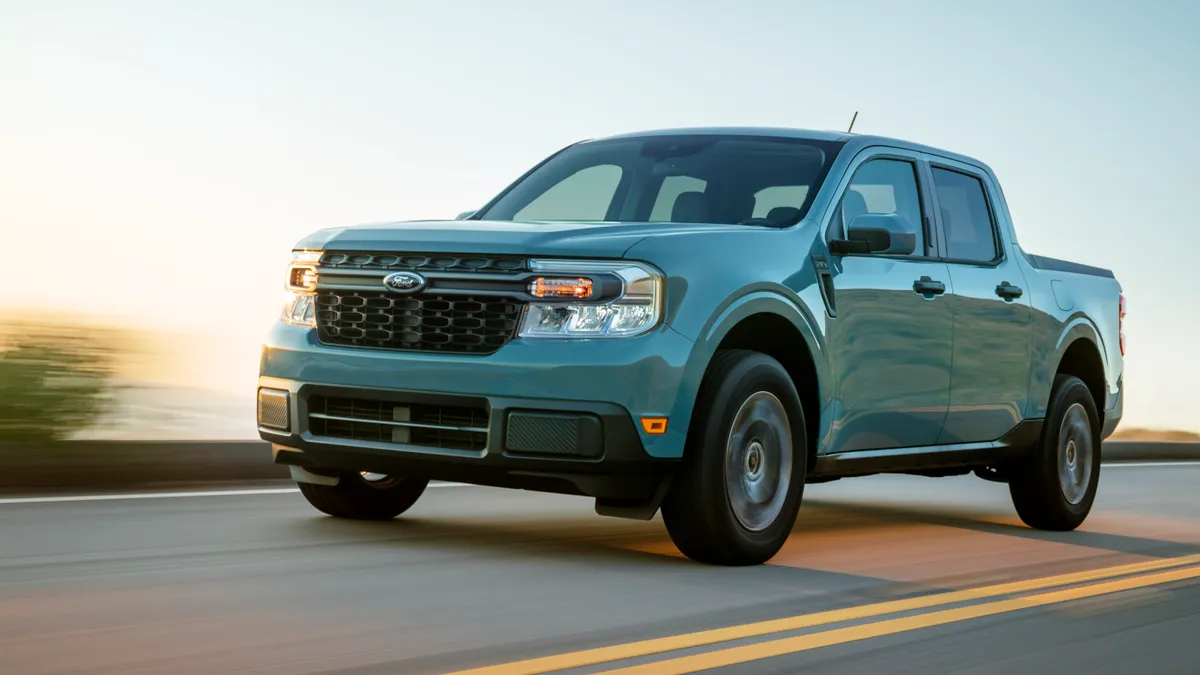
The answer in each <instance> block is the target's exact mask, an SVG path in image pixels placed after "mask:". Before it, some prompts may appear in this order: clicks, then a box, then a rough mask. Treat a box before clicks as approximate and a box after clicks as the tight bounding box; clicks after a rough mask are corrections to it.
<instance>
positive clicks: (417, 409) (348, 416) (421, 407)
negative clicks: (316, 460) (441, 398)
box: [308, 396, 488, 451]
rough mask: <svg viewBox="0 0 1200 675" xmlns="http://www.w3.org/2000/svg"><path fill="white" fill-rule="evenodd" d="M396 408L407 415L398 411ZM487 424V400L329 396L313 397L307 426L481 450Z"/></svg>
mask: <svg viewBox="0 0 1200 675" xmlns="http://www.w3.org/2000/svg"><path fill="white" fill-rule="evenodd" d="M397 408H402V409H403V410H404V411H406V414H400V415H397V414H396V409H397ZM331 418H332V419H331ZM397 418H398V419H397ZM383 422H391V424H383ZM406 423H407V424H406ZM408 424H412V425H428V426H408ZM430 427H449V428H430ZM487 427H488V411H487V408H486V407H485V406H484V405H483V404H482V403H480V405H478V406H444V405H431V404H428V403H396V402H394V401H376V400H372V399H363V398H341V397H327V396H310V397H309V399H308V429H309V431H310V432H312V434H313V435H314V436H327V437H332V438H348V439H353V440H357V441H374V442H379V443H397V442H399V443H406V444H408V445H420V446H425V447H431V448H446V449H452V450H476V451H479V450H483V449H484V448H486V447H487V431H486V430H487ZM397 434H399V435H400V436H399V439H398V438H397ZM405 439H407V440H405Z"/></svg>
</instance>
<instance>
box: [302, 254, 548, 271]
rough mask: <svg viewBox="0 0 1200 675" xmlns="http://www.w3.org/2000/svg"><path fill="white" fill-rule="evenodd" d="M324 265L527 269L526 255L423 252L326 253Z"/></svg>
mask: <svg viewBox="0 0 1200 675" xmlns="http://www.w3.org/2000/svg"><path fill="white" fill-rule="evenodd" d="M321 266H322V267H332V268H334V269H345V268H350V269H371V270H408V271H410V272H527V271H529V266H528V263H527V262H526V260H525V259H524V258H514V257H511V256H486V255H442V254H421V253H353V252H349V253H347V252H338V253H332V252H331V253H326V254H325V255H323V256H321Z"/></svg>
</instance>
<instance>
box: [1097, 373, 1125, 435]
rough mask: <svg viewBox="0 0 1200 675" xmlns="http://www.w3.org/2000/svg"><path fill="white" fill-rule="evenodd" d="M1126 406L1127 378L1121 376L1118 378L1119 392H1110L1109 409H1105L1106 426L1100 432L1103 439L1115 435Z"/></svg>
mask: <svg viewBox="0 0 1200 675" xmlns="http://www.w3.org/2000/svg"><path fill="white" fill-rule="evenodd" d="M1124 408H1125V378H1124V377H1121V378H1120V379H1118V380H1117V393H1116V394H1112V393H1110V394H1109V406H1108V410H1105V411H1104V427H1103V430H1102V431H1101V433H1100V438H1101V440H1103V439H1106V438H1108V437H1109V436H1112V435H1113V432H1115V431H1116V430H1117V425H1118V424H1120V423H1121V416H1122V414H1123V413H1124Z"/></svg>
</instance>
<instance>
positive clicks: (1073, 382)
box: [1008, 375, 1101, 531]
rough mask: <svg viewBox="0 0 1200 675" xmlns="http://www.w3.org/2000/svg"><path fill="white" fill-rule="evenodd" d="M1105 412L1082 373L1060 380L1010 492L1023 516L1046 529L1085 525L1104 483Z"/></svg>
mask: <svg viewBox="0 0 1200 675" xmlns="http://www.w3.org/2000/svg"><path fill="white" fill-rule="evenodd" d="M1100 449H1101V443H1100V415H1099V413H1098V412H1097V409H1096V402H1095V401H1094V400H1093V399H1092V393H1091V391H1090V390H1089V389H1088V388H1087V385H1086V384H1084V383H1083V380H1080V379H1079V378H1078V377H1074V376H1072V375H1059V376H1058V377H1056V378H1054V387H1053V389H1052V391H1051V393H1050V406H1049V408H1048V409H1047V411H1046V422H1045V426H1043V427H1042V437H1041V439H1040V441H1039V442H1038V445H1037V447H1036V448H1035V449H1034V451H1033V452H1032V453H1030V455H1029V456H1028V457H1025V458H1024V459H1022V460H1021V461H1020V462H1019V463H1018V464H1017V465H1016V466H1014V467H1013V469H1014V470H1013V474H1012V477H1011V478H1010V479H1009V485H1008V487H1009V493H1010V494H1011V495H1012V500H1013V505H1014V506H1016V508H1017V515H1019V516H1020V517H1021V520H1022V521H1023V522H1024V523H1025V524H1026V525H1028V526H1030V527H1033V528H1037V529H1040V530H1051V531H1067V530H1074V529H1075V528H1077V527H1079V526H1080V525H1082V524H1083V521H1084V520H1085V519H1086V518H1087V516H1088V513H1089V512H1091V509H1092V503H1093V502H1094V501H1095V499H1096V488H1097V486H1098V485H1099V482H1100Z"/></svg>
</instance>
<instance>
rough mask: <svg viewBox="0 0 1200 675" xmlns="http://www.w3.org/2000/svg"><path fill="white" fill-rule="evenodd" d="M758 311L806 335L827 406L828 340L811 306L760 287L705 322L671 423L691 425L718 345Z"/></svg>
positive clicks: (728, 302)
mask: <svg viewBox="0 0 1200 675" xmlns="http://www.w3.org/2000/svg"><path fill="white" fill-rule="evenodd" d="M755 314H774V315H776V316H779V317H782V318H784V319H786V320H787V321H788V322H789V323H790V324H792V326H794V327H795V328H796V330H798V331H799V332H800V334H801V335H802V336H803V338H804V348H806V349H808V353H809V355H810V356H811V357H812V360H813V364H814V366H815V367H816V373H817V387H818V397H819V400H820V401H821V402H822V406H821V407H822V408H823V407H824V404H823V403H824V401H826V400H827V397H826V391H825V388H826V384H825V383H826V382H828V366H827V364H826V358H825V347H824V345H825V343H824V339H823V337H822V335H821V333H820V331H819V330H818V328H817V325H816V322H815V321H814V320H813V318H812V312H811V310H810V309H809V307H808V305H807V303H805V302H804V301H803V300H801V299H799V298H797V300H792V299H791V298H789V297H788V296H787V295H784V293H783V292H781V291H780V290H779V289H775V288H761V287H760V288H759V289H750V290H749V291H748V292H747V293H745V294H744V295H740V296H733V297H730V298H728V299H727V300H726V301H725V302H723V303H721V307H720V308H719V310H718V312H717V313H716V314H714V315H713V317H712V318H711V319H710V320H709V321H708V323H707V324H705V326H704V329H703V330H702V331H701V334H700V336H699V337H698V338H697V339H696V344H695V347H694V348H693V349H692V353H691V354H690V355H689V356H688V361H687V365H686V366H685V367H684V376H683V379H682V380H681V382H680V387H679V393H678V395H677V397H676V399H675V400H676V403H675V409H674V410H673V411H672V412H671V421H672V424H675V423H676V421H678V424H679V425H680V426H679V428H682V429H686V428H689V426H690V424H691V419H692V412H693V410H694V408H695V403H696V398H697V396H698V395H699V392H700V384H701V382H702V381H703V379H704V374H705V372H706V371H707V370H708V365H709V363H710V362H711V361H712V358H713V355H714V354H715V353H716V351H717V347H719V346H720V344H721V341H722V340H724V339H725V337H726V336H727V335H728V334H729V332H730V331H731V330H733V328H734V326H736V325H737V324H738V323H740V322H741V321H742V320H744V319H746V318H748V317H751V316H753V315H755ZM797 347H799V345H797Z"/></svg>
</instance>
